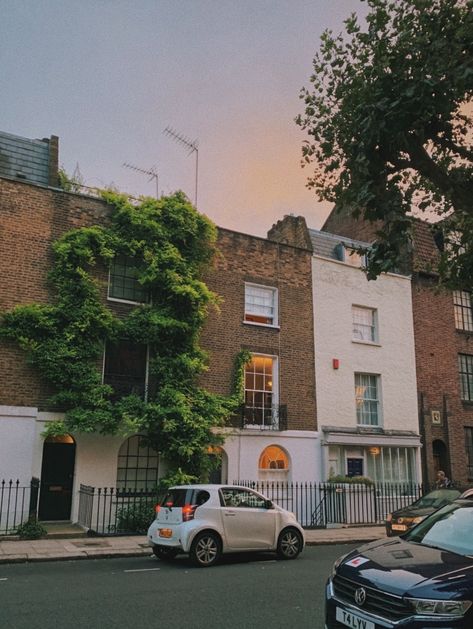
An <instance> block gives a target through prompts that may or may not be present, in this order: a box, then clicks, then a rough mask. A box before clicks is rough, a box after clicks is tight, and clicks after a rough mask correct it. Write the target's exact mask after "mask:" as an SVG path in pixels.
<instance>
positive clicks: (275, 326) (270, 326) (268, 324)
mask: <svg viewBox="0 0 473 629" xmlns="http://www.w3.org/2000/svg"><path fill="white" fill-rule="evenodd" d="M243 323H244V324H245V325H254V326H257V327H258V328H270V329H271V330H280V327H279V326H278V325H272V324H271V323H257V322H256V321H245V320H243Z"/></svg>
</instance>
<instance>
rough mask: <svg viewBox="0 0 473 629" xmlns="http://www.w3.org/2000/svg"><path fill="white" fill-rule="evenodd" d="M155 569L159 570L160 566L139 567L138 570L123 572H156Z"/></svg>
mask: <svg viewBox="0 0 473 629" xmlns="http://www.w3.org/2000/svg"><path fill="white" fill-rule="evenodd" d="M156 570H161V568H140V569H138V570H124V571H123V572H156Z"/></svg>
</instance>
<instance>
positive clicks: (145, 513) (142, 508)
mask: <svg viewBox="0 0 473 629" xmlns="http://www.w3.org/2000/svg"><path fill="white" fill-rule="evenodd" d="M155 504H156V503H155V501H153V502H150V501H146V502H137V503H134V504H131V505H127V506H124V507H121V508H120V509H118V511H117V526H116V532H117V533H118V532H127V533H146V532H147V530H148V528H149V525H150V524H151V522H152V521H153V518H154V515H155V514H154V506H155Z"/></svg>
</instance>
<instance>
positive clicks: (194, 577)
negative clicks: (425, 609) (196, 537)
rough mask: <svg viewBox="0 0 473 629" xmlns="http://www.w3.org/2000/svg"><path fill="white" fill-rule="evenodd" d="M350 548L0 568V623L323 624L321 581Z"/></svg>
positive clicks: (211, 628)
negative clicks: (215, 560) (196, 560)
mask: <svg viewBox="0 0 473 629" xmlns="http://www.w3.org/2000/svg"><path fill="white" fill-rule="evenodd" d="M351 548H353V546H352V545H340V546H311V547H307V548H306V549H305V550H304V552H303V553H302V555H301V556H300V557H299V558H298V559H297V560H296V561H277V560H275V559H274V556H273V555H269V554H260V555H257V556H255V555H250V556H248V557H243V556H241V555H236V556H233V557H229V558H224V560H223V561H222V563H220V564H219V565H217V566H214V567H212V568H207V569H202V568H194V567H193V566H191V564H190V563H189V562H188V560H187V559H186V558H185V557H178V558H177V559H175V560H174V562H173V563H170V564H166V563H162V562H160V561H159V560H157V559H155V558H154V557H140V558H128V559H101V560H93V561H69V562H54V563H31V564H18V565H14V564H12V565H2V566H0V627H1V629H56V628H57V629H86V628H87V629H109V628H112V627H113V629H121V628H123V629H128V628H130V629H141V628H146V629H148V628H149V629H151V628H154V627H156V628H159V627H166V628H172V629H227V628H229V629H230V628H231V629H280V628H281V629H282V628H284V629H323V627H324V619H323V609H324V602H323V601H324V584H325V581H326V578H327V574H328V573H329V571H330V569H331V566H332V563H333V561H334V560H335V559H336V558H337V557H338V556H339V555H341V554H344V553H346V552H348V551H349V550H350V549H351Z"/></svg>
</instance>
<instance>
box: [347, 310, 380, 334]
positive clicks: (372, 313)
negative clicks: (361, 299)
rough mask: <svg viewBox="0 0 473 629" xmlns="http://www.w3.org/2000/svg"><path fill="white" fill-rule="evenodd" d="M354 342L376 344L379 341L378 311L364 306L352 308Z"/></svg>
mask: <svg viewBox="0 0 473 629" xmlns="http://www.w3.org/2000/svg"><path fill="white" fill-rule="evenodd" d="M352 318H353V340H354V341H367V342H370V343H375V342H376V341H377V340H378V338H377V337H378V335H377V325H376V319H377V317H376V310H375V309H374V308H365V307H363V306H352Z"/></svg>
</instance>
